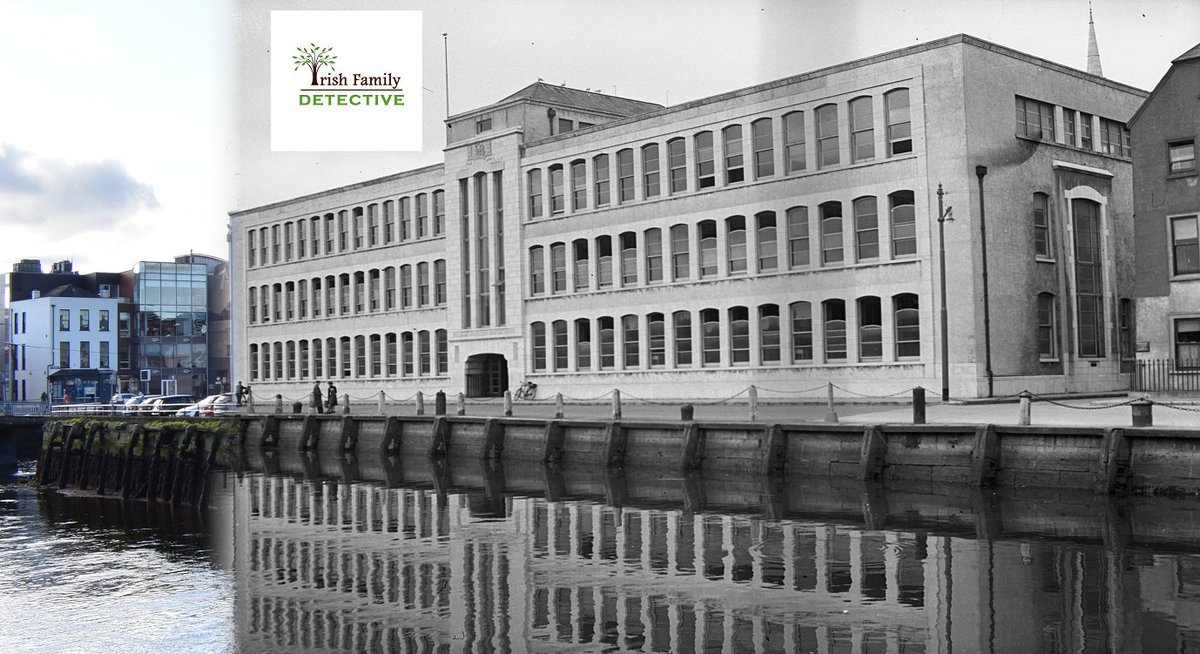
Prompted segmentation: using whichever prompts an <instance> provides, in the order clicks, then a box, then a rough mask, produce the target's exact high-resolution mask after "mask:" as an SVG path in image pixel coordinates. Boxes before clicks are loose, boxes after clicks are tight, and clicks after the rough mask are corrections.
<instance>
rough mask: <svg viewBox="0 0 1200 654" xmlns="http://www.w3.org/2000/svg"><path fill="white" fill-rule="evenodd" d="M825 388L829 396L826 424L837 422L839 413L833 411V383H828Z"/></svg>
mask: <svg viewBox="0 0 1200 654" xmlns="http://www.w3.org/2000/svg"><path fill="white" fill-rule="evenodd" d="M825 388H826V391H827V392H828V394H829V400H828V402H827V404H826V409H825V422H837V421H838V417H837V411H834V410H833V382H829V383H827V384H826V387H825Z"/></svg>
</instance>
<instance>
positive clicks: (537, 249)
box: [529, 245, 546, 295]
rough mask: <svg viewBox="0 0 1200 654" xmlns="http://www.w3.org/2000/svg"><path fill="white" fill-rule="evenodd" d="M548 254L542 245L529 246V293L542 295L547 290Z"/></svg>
mask: <svg viewBox="0 0 1200 654" xmlns="http://www.w3.org/2000/svg"><path fill="white" fill-rule="evenodd" d="M545 257H546V255H545V251H544V250H543V249H542V246H540V245H535V246H533V247H531V248H529V294H530V295H541V294H542V293H545V292H546V258H545Z"/></svg>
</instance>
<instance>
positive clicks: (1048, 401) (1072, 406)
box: [1024, 391, 1141, 411]
mask: <svg viewBox="0 0 1200 654" xmlns="http://www.w3.org/2000/svg"><path fill="white" fill-rule="evenodd" d="M1024 392H1026V393H1029V391H1024ZM1029 397H1030V398H1032V399H1035V400H1037V401H1039V402H1045V403H1046V404H1053V405H1054V406H1060V407H1063V408H1064V409H1078V410H1080V411H1100V410H1103V409H1116V408H1118V407H1123V406H1129V405H1130V404H1133V403H1134V402H1139V401H1141V398H1136V399H1132V400H1126V401H1124V402H1115V403H1113V404H1101V405H1097V406H1078V405H1075V404H1066V403H1064V402H1059V401H1057V400H1052V399H1050V398H1048V397H1043V396H1041V395H1037V394H1036V393H1029Z"/></svg>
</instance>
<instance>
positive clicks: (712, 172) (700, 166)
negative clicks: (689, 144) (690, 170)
mask: <svg viewBox="0 0 1200 654" xmlns="http://www.w3.org/2000/svg"><path fill="white" fill-rule="evenodd" d="M695 141H696V188H710V187H712V186H716V184H717V176H716V168H715V164H714V163H713V135H712V132H700V133H699V134H697V135H696V137H695Z"/></svg>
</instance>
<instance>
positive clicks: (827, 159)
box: [815, 104, 840, 168]
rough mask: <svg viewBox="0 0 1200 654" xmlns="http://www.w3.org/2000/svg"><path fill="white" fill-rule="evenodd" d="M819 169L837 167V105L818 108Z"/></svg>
mask: <svg viewBox="0 0 1200 654" xmlns="http://www.w3.org/2000/svg"><path fill="white" fill-rule="evenodd" d="M815 111H816V116H817V117H816V121H817V123H816V126H815V127H816V137H817V168H826V167H828V166H836V165H838V162H839V161H840V159H839V155H838V118H837V105H834V104H827V105H822V106H820V107H817V108H816V110H815Z"/></svg>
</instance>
